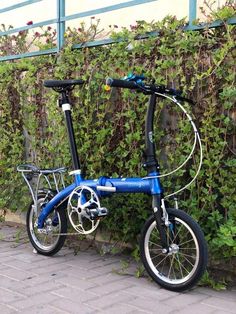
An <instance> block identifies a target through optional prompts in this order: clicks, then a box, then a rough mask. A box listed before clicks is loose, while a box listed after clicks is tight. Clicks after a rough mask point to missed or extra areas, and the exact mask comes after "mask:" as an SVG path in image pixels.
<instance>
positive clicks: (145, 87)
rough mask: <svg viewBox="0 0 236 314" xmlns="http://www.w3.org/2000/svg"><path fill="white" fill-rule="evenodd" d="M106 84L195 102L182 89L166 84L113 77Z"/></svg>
mask: <svg viewBox="0 0 236 314" xmlns="http://www.w3.org/2000/svg"><path fill="white" fill-rule="evenodd" d="M106 85H108V86H110V87H121V88H129V89H136V90H139V91H142V92H143V93H145V94H153V93H160V94H167V95H170V96H175V97H176V99H178V100H182V101H187V102H189V103H191V104H193V101H192V100H190V99H188V98H185V97H183V96H181V94H182V92H181V91H180V90H176V89H173V88H167V87H166V86H164V85H155V84H144V83H143V82H142V81H141V82H135V81H126V80H120V79H113V78H110V77H109V78H107V79H106Z"/></svg>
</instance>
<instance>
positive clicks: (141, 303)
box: [126, 297, 174, 314]
mask: <svg viewBox="0 0 236 314" xmlns="http://www.w3.org/2000/svg"><path fill="white" fill-rule="evenodd" d="M126 304H128V305H133V306H135V307H137V308H138V309H142V310H143V311H148V312H149V313H163V314H164V313H165V314H169V313H171V312H172V311H173V310H174V307H171V306H170V305H166V304H163V302H162V301H160V300H158V299H156V300H155V299H151V298H147V297H145V298H142V297H138V298H134V299H131V300H128V301H127V302H126Z"/></svg>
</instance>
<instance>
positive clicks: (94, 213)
mask: <svg viewBox="0 0 236 314" xmlns="http://www.w3.org/2000/svg"><path fill="white" fill-rule="evenodd" d="M89 215H90V218H91V219H92V220H94V219H97V218H102V217H105V216H107V215H108V209H107V208H105V207H100V208H92V209H90V210H89Z"/></svg>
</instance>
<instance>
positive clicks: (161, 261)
mask: <svg viewBox="0 0 236 314" xmlns="http://www.w3.org/2000/svg"><path fill="white" fill-rule="evenodd" d="M167 257H168V255H166V256H165V257H163V259H162V260H161V261H160V262H159V263H158V264H156V265H155V267H156V268H157V266H159V265H160V264H161V263H162V261H164V260H165V259H166V258H167Z"/></svg>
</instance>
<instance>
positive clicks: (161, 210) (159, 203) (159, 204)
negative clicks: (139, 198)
mask: <svg viewBox="0 0 236 314" xmlns="http://www.w3.org/2000/svg"><path fill="white" fill-rule="evenodd" d="M152 207H153V212H154V217H155V220H156V226H157V229H158V231H159V234H160V239H161V245H162V249H163V252H165V253H168V251H169V245H168V241H167V232H166V229H167V228H168V227H169V225H170V222H169V217H168V213H167V210H166V207H165V201H164V198H163V196H162V194H155V195H153V200H152Z"/></svg>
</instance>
